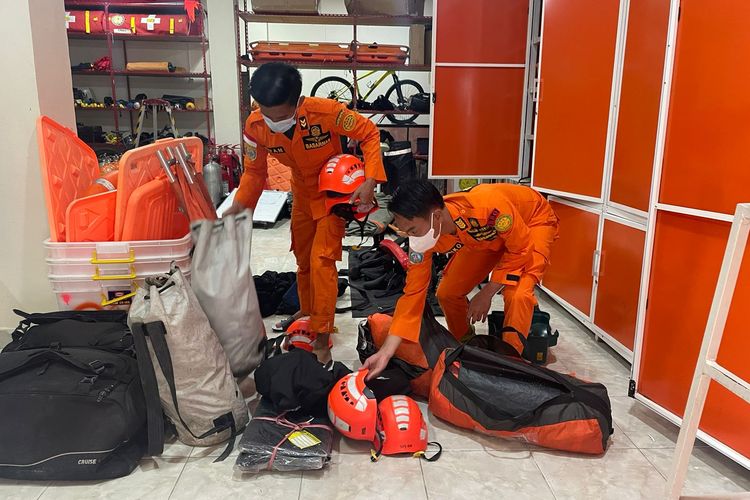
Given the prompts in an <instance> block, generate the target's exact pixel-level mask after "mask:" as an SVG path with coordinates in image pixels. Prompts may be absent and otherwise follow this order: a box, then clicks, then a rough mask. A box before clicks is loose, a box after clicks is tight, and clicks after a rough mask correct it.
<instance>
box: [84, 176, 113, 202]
mask: <svg viewBox="0 0 750 500" xmlns="http://www.w3.org/2000/svg"><path fill="white" fill-rule="evenodd" d="M116 189H117V171H116V170H115V171H114V172H109V173H107V174H104V175H102V176H101V177H99V178H98V179H96V180H94V182H92V183H91V185H90V186H89V187H88V189H86V191H85V192H84V193H83V196H91V195H95V194H100V193H106V192H107V191H115V190H116Z"/></svg>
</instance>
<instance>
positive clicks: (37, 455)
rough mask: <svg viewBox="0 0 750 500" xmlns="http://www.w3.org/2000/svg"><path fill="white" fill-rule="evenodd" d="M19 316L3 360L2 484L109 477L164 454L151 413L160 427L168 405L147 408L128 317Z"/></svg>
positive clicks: (84, 314) (0, 400) (99, 313)
mask: <svg viewBox="0 0 750 500" xmlns="http://www.w3.org/2000/svg"><path fill="white" fill-rule="evenodd" d="M16 312H17V313H18V314H19V315H21V316H22V317H24V319H23V320H22V321H21V323H20V325H19V326H18V328H16V330H15V331H14V332H13V333H12V338H13V341H12V342H11V343H10V344H8V345H7V346H6V347H5V348H4V349H3V352H2V353H1V354H0V408H2V411H0V477H2V478H7V479H23V480H28V479H31V480H89V479H111V478H116V477H121V476H125V475H127V474H129V473H130V472H132V471H133V469H135V467H136V466H137V464H138V461H139V460H140V459H141V458H142V457H143V456H144V454H146V453H147V451H148V452H149V454H159V453H161V449H160V448H161V446H163V432H164V429H163V426H157V428H151V429H148V428H147V426H146V422H147V419H146V416H147V411H149V412H154V415H156V416H157V417H158V418H159V421H160V422H161V423H162V424H163V420H161V407H160V406H157V407H154V406H153V405H149V406H148V410H147V404H146V399H145V398H144V389H143V388H142V386H141V379H140V376H139V367H138V361H137V360H136V357H135V349H134V346H133V337H132V335H131V334H130V330H129V329H128V326H127V324H126V322H125V321H126V316H125V313H124V312H119V311H93V312H77V311H61V312H57V313H47V314H26V313H22V312H19V311H16ZM148 382H149V381H147V384H148ZM150 382H151V383H153V384H154V385H153V386H147V387H151V388H152V389H156V386H155V380H151V381H150ZM157 397H158V393H157ZM156 412H158V413H156ZM159 427H160V428H159ZM149 431H150V432H151V433H152V435H153V436H152V440H151V441H149ZM149 443H151V445H152V446H151V447H152V448H154V449H148V445H149ZM153 443H160V446H158V445H157V446H154V444H153Z"/></svg>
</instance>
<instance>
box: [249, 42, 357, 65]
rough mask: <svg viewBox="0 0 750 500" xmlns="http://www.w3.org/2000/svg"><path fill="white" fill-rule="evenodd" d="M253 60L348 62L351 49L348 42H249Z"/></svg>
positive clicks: (350, 57) (350, 56)
mask: <svg viewBox="0 0 750 500" xmlns="http://www.w3.org/2000/svg"><path fill="white" fill-rule="evenodd" d="M250 54H251V55H252V57H253V60H254V61H276V60H285V61H296V62H349V61H351V59H352V50H351V47H350V46H349V44H348V43H330V42H310V43H304V42H265V41H257V42H252V43H251V44H250Z"/></svg>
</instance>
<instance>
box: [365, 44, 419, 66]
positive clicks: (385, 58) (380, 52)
mask: <svg viewBox="0 0 750 500" xmlns="http://www.w3.org/2000/svg"><path fill="white" fill-rule="evenodd" d="M354 57H355V60H356V61H357V62H363V63H383V64H388V63H390V64H406V59H407V58H408V57H409V47H406V46H404V45H379V44H377V43H371V44H366V43H358V44H357V52H356V54H355V56H354Z"/></svg>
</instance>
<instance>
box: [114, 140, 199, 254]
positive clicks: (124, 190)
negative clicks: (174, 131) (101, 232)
mask: <svg viewBox="0 0 750 500" xmlns="http://www.w3.org/2000/svg"><path fill="white" fill-rule="evenodd" d="M180 143H184V144H185V147H186V148H187V149H188V151H189V152H190V154H191V155H192V157H193V158H194V159H196V160H197V161H196V162H195V163H196V170H198V171H200V170H201V169H202V168H203V165H202V162H201V159H202V158H203V143H202V142H201V140H200V139H199V138H197V137H184V138H182V139H171V138H170V139H163V140H160V141H156V142H155V143H154V144H149V145H147V146H143V147H140V148H137V149H132V150H130V151H128V152H126V153H125V154H124V155H123V156H122V158H121V159H120V170H119V177H118V181H117V208H116V219H115V231H114V233H115V240H118V241H122V240H125V241H129V240H130V239H131V238H133V237H134V236H137V235H153V234H164V231H166V230H165V229H164V228H165V227H166V226H165V224H171V223H173V221H175V220H177V221H178V222H179V221H180V213H179V212H177V202H176V200H175V196H174V194H173V193H172V192H171V191H170V190H169V189H166V191H165V192H164V195H163V196H162V197H161V200H159V199H158V196H157V197H155V196H154V195H153V193H149V194H148V195H145V194H144V193H141V194H140V195H139V196H144V199H148V200H149V202H148V204H147V206H148V208H146V207H142V206H138V205H137V203H138V197H136V200H135V201H134V202H133V203H132V204H131V203H130V198H131V197H132V196H133V195H134V193H135V191H136V190H137V189H139V188H140V187H141V186H143V185H145V184H146V183H148V182H150V181H152V180H154V179H156V178H162V177H163V176H164V171H163V170H162V167H161V164H160V163H159V158H158V157H157V156H156V152H157V151H160V150H163V149H165V148H167V147H174V146H176V145H177V144H180ZM154 198H157V199H154ZM184 219H185V221H187V218H184ZM126 225H127V227H126ZM182 228H185V231H184V232H183V233H182V234H181V235H179V236H183V235H184V234H187V222H185V223H184V224H183V223H181V222H180V223H179V224H178V227H177V228H175V229H174V230H173V231H166V232H167V233H171V234H174V231H175V230H177V229H182ZM126 237H127V239H126ZM135 239H142V238H140V237H138V238H135ZM158 239H162V238H158ZM164 239H166V238H164Z"/></svg>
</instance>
